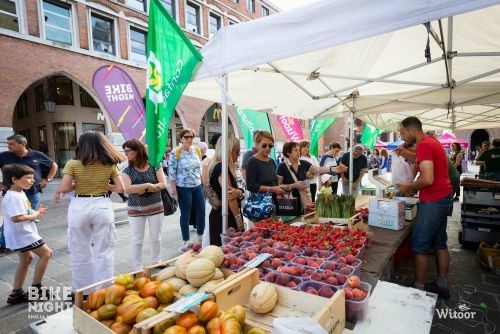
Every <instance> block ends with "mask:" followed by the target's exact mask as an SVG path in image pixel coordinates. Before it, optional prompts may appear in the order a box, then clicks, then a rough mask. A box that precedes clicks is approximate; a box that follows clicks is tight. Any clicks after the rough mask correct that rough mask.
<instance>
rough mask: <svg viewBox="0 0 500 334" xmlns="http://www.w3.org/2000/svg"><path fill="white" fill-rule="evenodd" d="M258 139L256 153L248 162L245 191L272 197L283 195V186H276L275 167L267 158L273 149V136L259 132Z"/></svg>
mask: <svg viewBox="0 0 500 334" xmlns="http://www.w3.org/2000/svg"><path fill="white" fill-rule="evenodd" d="M258 139H259V141H258V142H256V144H257V145H256V147H257V153H256V154H255V155H254V156H253V157H251V158H250V159H249V160H248V166H247V172H246V174H247V175H246V176H247V180H246V181H247V189H248V190H249V191H250V192H252V193H259V192H269V193H272V194H273V195H283V194H284V193H285V190H284V187H285V186H284V185H283V186H280V185H278V176H277V175H276V165H275V163H274V160H273V159H271V158H270V157H269V154H270V153H271V150H272V149H273V147H274V138H273V135H272V134H271V133H269V132H267V131H261V136H260V137H259V138H258Z"/></svg>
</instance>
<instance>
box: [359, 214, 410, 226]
mask: <svg viewBox="0 0 500 334" xmlns="http://www.w3.org/2000/svg"><path fill="white" fill-rule="evenodd" d="M404 223H405V220H404V215H403V214H401V216H400V217H393V216H388V215H384V214H376V213H375V214H374V213H371V212H370V213H369V214H368V225H370V226H374V227H382V228H387V229H390V230H401V229H402V228H403V227H404Z"/></svg>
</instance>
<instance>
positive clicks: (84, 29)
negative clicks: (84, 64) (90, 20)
mask: <svg viewBox="0 0 500 334" xmlns="http://www.w3.org/2000/svg"><path fill="white" fill-rule="evenodd" d="M76 12H77V16H78V32H79V33H80V36H79V37H80V48H82V49H86V50H88V49H89V30H88V26H87V6H85V5H84V4H82V3H80V2H77V3H76Z"/></svg>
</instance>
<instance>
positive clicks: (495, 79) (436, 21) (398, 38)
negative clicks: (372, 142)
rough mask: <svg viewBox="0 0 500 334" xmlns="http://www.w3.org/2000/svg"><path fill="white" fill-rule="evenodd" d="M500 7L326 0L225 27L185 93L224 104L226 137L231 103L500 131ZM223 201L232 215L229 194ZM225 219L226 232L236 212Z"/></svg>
mask: <svg viewBox="0 0 500 334" xmlns="http://www.w3.org/2000/svg"><path fill="white" fill-rule="evenodd" d="M498 3H500V0H475V1H472V0H460V1H459V0H412V1H400V0H379V1H371V0H356V1H349V0H321V1H317V2H315V3H313V4H310V5H308V6H306V7H302V8H296V9H294V10H290V11H286V12H282V13H278V14H275V15H272V16H269V17H265V18H262V19H259V20H255V21H250V22H245V23H241V24H238V25H231V26H229V27H224V28H222V29H221V30H219V32H218V33H217V34H216V36H215V37H214V38H213V39H212V40H211V41H210V42H209V43H208V44H207V45H206V46H205V47H204V48H203V49H202V51H201V52H202V54H203V56H204V62H203V64H202V66H201V67H200V68H199V69H198V71H197V73H196V76H195V79H194V80H195V81H194V82H191V83H190V84H189V85H188V87H187V89H186V91H185V94H186V95H190V96H194V97H198V98H203V99H208V100H213V101H221V102H222V105H223V117H222V120H223V124H222V132H223V133H227V115H226V102H227V101H226V98H227V97H228V96H229V97H230V98H231V99H232V100H233V103H235V104H236V105H238V106H240V107H244V108H251V109H256V110H268V111H272V112H273V113H275V114H281V115H287V116H294V117H299V118H306V119H312V118H321V117H335V116H344V115H349V116H350V117H351V125H352V124H353V122H352V119H353V118H354V117H360V118H362V119H364V120H365V121H367V122H369V123H371V124H372V125H375V126H376V127H378V128H383V129H390V128H395V127H396V126H397V124H398V121H400V120H401V119H403V118H405V117H407V116H409V115H416V116H418V117H420V118H421V119H422V120H423V121H424V124H425V126H426V128H427V129H441V128H446V129H453V128H467V127H480V126H481V127H496V126H499V125H500V109H499V108H498V107H500V74H499V73H500V22H499V21H498V18H499V17H500V6H495V7H491V6H493V5H496V4H498ZM443 18H446V19H445V20H443V21H441V19H443ZM427 22H429V23H428V24H426V23H427ZM428 39H429V40H430V42H428ZM427 45H428V51H430V53H429V52H427V54H426V53H424V50H425V49H426V46H427ZM210 76H215V77H217V78H218V81H217V82H216V81H215V80H213V79H212V78H209V77H210ZM221 87H222V88H223V91H224V90H225V91H226V92H227V93H225V92H223V93H222V94H221ZM352 133H353V131H351V136H352ZM351 142H352V138H351ZM222 152H224V153H226V152H227V149H226V141H225V140H224V141H223V145H222ZM222 160H223V161H222V162H223V169H222V170H223V172H224V173H227V160H226V159H225V158H224V159H222ZM351 160H352V155H351ZM351 166H352V161H351ZM350 173H352V169H350ZM350 176H351V177H350V179H351V182H352V175H350ZM222 180H223V189H225V187H226V185H225V183H226V182H227V178H226V177H223V178H222ZM222 202H223V208H227V198H226V194H225V192H223V199H222ZM223 216H224V217H223V218H224V221H225V223H224V230H225V228H226V227H227V209H224V210H223Z"/></svg>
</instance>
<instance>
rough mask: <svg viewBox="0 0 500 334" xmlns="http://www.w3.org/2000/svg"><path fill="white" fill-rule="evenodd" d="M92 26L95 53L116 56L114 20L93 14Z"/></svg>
mask: <svg viewBox="0 0 500 334" xmlns="http://www.w3.org/2000/svg"><path fill="white" fill-rule="evenodd" d="M91 25H92V44H93V46H94V51H97V52H102V53H107V54H110V55H115V54H116V53H115V25H114V20H112V19H108V18H106V17H103V16H100V15H97V14H94V13H92V15H91Z"/></svg>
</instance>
